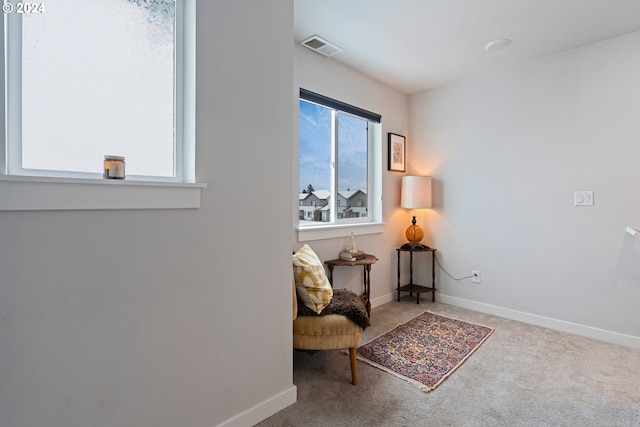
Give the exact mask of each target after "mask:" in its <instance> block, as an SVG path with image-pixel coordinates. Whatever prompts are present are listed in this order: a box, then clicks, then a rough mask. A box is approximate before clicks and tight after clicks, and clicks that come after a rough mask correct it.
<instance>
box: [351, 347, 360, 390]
mask: <svg viewBox="0 0 640 427" xmlns="http://www.w3.org/2000/svg"><path fill="white" fill-rule="evenodd" d="M349 358H350V359H351V384H353V385H356V384H358V370H357V368H356V348H355V347H351V348H350V349H349Z"/></svg>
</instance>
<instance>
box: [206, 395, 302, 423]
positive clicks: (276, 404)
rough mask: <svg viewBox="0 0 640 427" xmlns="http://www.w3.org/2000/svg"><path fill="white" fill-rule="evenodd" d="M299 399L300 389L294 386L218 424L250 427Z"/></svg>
mask: <svg viewBox="0 0 640 427" xmlns="http://www.w3.org/2000/svg"><path fill="white" fill-rule="evenodd" d="M297 398H298V389H297V387H296V386H295V385H292V386H291V387H290V388H288V389H287V390H285V391H283V392H282V393H279V394H277V395H275V396H272V397H271V398H269V399H267V400H265V401H264V402H262V403H260V404H258V405H256V406H254V407H253V408H251V409H247V410H246V411H243V412H240V413H239V414H237V415H235V416H234V417H231V418H229V419H228V420H226V421H224V422H222V423H220V424H218V427H222V426H224V427H250V426H254V425H256V424H258V423H259V422H260V421H263V420H266V419H267V418H269V417H270V416H271V415H273V414H275V413H277V412H279V411H281V410H283V409H284V408H286V407H287V406H289V405H293V404H294V403H296V401H297Z"/></svg>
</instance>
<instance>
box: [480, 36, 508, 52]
mask: <svg viewBox="0 0 640 427" xmlns="http://www.w3.org/2000/svg"><path fill="white" fill-rule="evenodd" d="M510 44H511V40H509V39H500V40H494V41H491V42H489V43H487V44H486V45H484V50H486V51H487V52H495V51H497V50H502V49H505V48H507V47H509V45H510Z"/></svg>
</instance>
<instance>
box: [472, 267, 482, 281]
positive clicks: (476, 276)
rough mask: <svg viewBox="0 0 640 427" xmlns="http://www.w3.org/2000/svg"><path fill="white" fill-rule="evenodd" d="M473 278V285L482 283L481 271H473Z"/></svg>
mask: <svg viewBox="0 0 640 427" xmlns="http://www.w3.org/2000/svg"><path fill="white" fill-rule="evenodd" d="M471 276H472V277H471V281H472V282H473V283H480V270H471Z"/></svg>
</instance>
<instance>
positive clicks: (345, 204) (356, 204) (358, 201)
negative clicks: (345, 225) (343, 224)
mask: <svg viewBox="0 0 640 427" xmlns="http://www.w3.org/2000/svg"><path fill="white" fill-rule="evenodd" d="M367 125H368V122H367V120H365V119H362V118H359V117H354V116H352V115H349V114H344V113H338V155H337V157H338V185H337V187H338V211H337V218H338V219H343V218H361V217H367V216H368V204H367V195H368V194H369V191H368V189H367V177H368V171H367V164H368V162H367V147H368V143H367V141H368V131H367Z"/></svg>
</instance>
